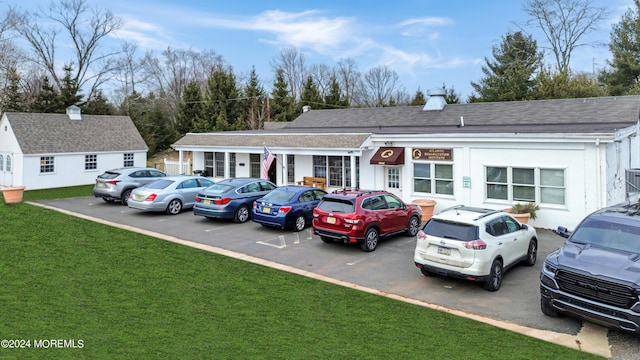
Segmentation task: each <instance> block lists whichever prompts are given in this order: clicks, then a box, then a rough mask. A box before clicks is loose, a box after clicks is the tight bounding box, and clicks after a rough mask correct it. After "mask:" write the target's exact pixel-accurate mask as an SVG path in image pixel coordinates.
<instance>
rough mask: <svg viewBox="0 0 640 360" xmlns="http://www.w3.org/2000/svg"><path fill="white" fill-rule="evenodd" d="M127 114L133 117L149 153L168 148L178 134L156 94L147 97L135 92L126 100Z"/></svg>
mask: <svg viewBox="0 0 640 360" xmlns="http://www.w3.org/2000/svg"><path fill="white" fill-rule="evenodd" d="M125 104H126V105H125V107H124V109H125V110H126V112H124V114H125V115H128V116H129V117H131V120H133V123H134V124H135V126H136V128H137V129H138V132H140V135H141V136H142V138H143V139H144V141H145V143H146V144H147V146H148V147H149V155H153V154H155V153H158V152H161V151H163V150H166V149H168V148H169V147H170V145H171V143H173V142H174V141H175V140H176V138H177V136H176V133H175V132H174V130H173V127H172V123H171V119H170V118H169V116H168V115H167V114H168V112H167V110H166V109H164V108H163V107H162V106H161V105H159V102H158V101H157V98H156V97H155V95H154V94H149V96H147V97H143V96H139V95H137V94H135V93H134V94H133V95H132V96H129V97H128V98H127V99H126V100H125Z"/></svg>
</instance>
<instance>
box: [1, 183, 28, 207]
mask: <svg viewBox="0 0 640 360" xmlns="http://www.w3.org/2000/svg"><path fill="white" fill-rule="evenodd" d="M24 189H25V187H24V186H7V187H3V188H2V197H3V198H4V202H5V203H6V204H13V203H19V202H22V195H23V194H24Z"/></svg>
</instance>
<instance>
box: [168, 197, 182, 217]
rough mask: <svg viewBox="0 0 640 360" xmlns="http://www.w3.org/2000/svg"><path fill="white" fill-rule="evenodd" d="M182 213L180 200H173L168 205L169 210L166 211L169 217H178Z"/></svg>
mask: <svg viewBox="0 0 640 360" xmlns="http://www.w3.org/2000/svg"><path fill="white" fill-rule="evenodd" d="M180 211H182V201H180V200H178V199H173V200H171V201H170V202H169V205H167V210H166V211H165V212H166V213H167V214H169V215H178V214H179V213H180Z"/></svg>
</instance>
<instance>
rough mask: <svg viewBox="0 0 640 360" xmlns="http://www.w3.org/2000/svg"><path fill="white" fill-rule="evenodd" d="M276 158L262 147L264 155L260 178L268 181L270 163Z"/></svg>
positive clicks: (267, 149)
mask: <svg viewBox="0 0 640 360" xmlns="http://www.w3.org/2000/svg"><path fill="white" fill-rule="evenodd" d="M275 158H276V156H275V155H273V153H272V152H271V151H269V148H267V146H266V145H265V146H264V154H263V155H262V178H263V179H269V168H270V167H271V163H272V162H273V160H275Z"/></svg>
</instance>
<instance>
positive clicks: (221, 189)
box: [205, 184, 233, 194]
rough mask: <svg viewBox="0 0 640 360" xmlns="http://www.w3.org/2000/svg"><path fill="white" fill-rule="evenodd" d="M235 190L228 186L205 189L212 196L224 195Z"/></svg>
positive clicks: (213, 186) (217, 185) (218, 185)
mask: <svg viewBox="0 0 640 360" xmlns="http://www.w3.org/2000/svg"><path fill="white" fill-rule="evenodd" d="M231 189H233V186H231V185H226V184H213V185H211V186H209V187H208V188H206V189H205V191H206V192H208V193H210V194H223V193H226V192H227V191H229V190H231Z"/></svg>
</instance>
